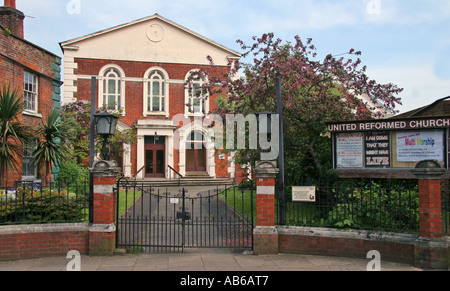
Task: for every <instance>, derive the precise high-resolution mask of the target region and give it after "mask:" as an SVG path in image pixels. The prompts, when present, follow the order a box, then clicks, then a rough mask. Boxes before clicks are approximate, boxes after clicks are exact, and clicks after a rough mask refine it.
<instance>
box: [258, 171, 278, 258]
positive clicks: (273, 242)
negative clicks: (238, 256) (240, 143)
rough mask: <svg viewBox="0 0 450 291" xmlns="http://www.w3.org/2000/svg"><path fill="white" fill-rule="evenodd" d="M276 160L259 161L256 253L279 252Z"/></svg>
mask: <svg viewBox="0 0 450 291" xmlns="http://www.w3.org/2000/svg"><path fill="white" fill-rule="evenodd" d="M278 172H279V169H278V168H277V167H276V163H275V162H259V163H257V164H256V168H255V169H254V173H255V177H256V186H257V187H256V228H255V229H254V231H253V253H254V254H255V255H264V254H278V230H277V228H276V227H275V178H276V175H277V174H278Z"/></svg>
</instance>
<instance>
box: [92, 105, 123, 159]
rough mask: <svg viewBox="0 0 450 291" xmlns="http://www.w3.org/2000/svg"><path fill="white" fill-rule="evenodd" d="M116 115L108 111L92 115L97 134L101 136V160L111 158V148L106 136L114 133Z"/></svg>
mask: <svg viewBox="0 0 450 291" xmlns="http://www.w3.org/2000/svg"><path fill="white" fill-rule="evenodd" d="M117 121H118V117H117V116H114V115H113V114H111V113H108V112H102V113H99V114H95V115H94V124H95V127H96V129H97V134H98V135H101V136H102V137H103V146H102V151H101V158H102V160H105V161H109V160H110V159H111V149H110V148H109V147H108V138H109V137H111V136H113V135H114V134H115V133H116V127H117Z"/></svg>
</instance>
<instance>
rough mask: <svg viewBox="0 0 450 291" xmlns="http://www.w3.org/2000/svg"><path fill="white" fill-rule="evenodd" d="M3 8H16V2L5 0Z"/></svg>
mask: <svg viewBox="0 0 450 291" xmlns="http://www.w3.org/2000/svg"><path fill="white" fill-rule="evenodd" d="M5 6H9V7H12V8H16V0H5Z"/></svg>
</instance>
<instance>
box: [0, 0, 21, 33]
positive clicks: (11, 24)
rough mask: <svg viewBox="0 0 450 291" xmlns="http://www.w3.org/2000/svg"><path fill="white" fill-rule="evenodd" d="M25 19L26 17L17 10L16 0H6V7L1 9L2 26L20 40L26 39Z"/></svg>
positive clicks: (0, 19)
mask: <svg viewBox="0 0 450 291" xmlns="http://www.w3.org/2000/svg"><path fill="white" fill-rule="evenodd" d="M24 18H25V15H24V14H23V13H22V12H21V11H19V10H17V9H16V0H5V5H4V6H2V7H0V25H1V26H3V28H5V29H9V30H10V31H11V33H12V34H14V35H15V36H18V37H20V38H23V37H24V34H23V20H24Z"/></svg>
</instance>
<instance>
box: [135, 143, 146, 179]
mask: <svg viewBox="0 0 450 291" xmlns="http://www.w3.org/2000/svg"><path fill="white" fill-rule="evenodd" d="M144 165H145V137H144V136H143V135H138V139H137V169H136V171H139V170H140V169H141V168H142V167H143V166H144ZM136 178H137V179H144V171H141V172H139V174H138V175H137V177H136Z"/></svg>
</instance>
